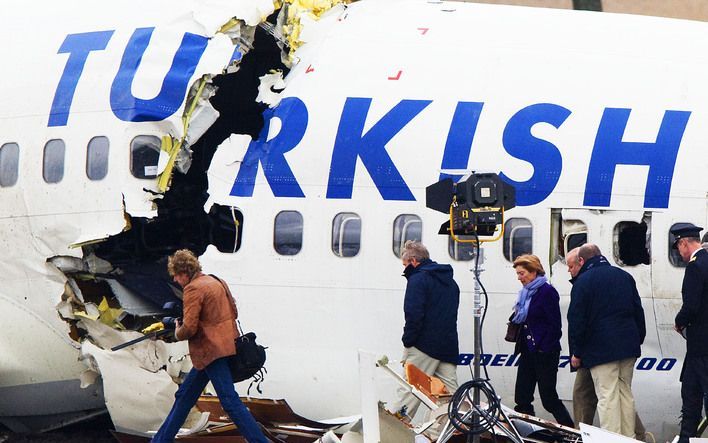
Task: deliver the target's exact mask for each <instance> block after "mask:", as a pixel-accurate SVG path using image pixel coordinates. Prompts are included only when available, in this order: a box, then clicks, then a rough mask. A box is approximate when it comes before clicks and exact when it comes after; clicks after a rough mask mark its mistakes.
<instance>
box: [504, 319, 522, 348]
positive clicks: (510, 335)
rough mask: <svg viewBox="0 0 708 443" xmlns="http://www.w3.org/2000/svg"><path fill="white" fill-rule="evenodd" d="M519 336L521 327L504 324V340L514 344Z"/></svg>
mask: <svg viewBox="0 0 708 443" xmlns="http://www.w3.org/2000/svg"><path fill="white" fill-rule="evenodd" d="M519 334H521V325H520V324H518V323H514V322H511V321H510V322H509V323H507V324H506V335H505V336H504V340H506V341H508V342H509V343H516V342H517V340H518V339H519Z"/></svg>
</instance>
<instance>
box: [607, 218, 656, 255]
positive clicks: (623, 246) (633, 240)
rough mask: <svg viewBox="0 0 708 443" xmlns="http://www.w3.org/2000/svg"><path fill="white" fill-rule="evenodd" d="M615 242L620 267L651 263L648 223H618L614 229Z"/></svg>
mask: <svg viewBox="0 0 708 443" xmlns="http://www.w3.org/2000/svg"><path fill="white" fill-rule="evenodd" d="M614 240H615V241H614V242H613V243H614V256H615V261H616V262H617V264H619V265H620V266H637V265H640V264H645V265H648V264H650V263H651V256H650V252H649V243H650V237H649V233H648V225H647V223H646V222H644V221H642V222H641V223H637V222H630V221H624V222H620V223H617V225H615V229H614Z"/></svg>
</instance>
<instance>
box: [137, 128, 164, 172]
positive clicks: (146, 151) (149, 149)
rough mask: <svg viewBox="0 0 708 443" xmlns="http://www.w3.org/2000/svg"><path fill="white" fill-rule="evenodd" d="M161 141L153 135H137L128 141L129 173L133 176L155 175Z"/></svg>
mask: <svg viewBox="0 0 708 443" xmlns="http://www.w3.org/2000/svg"><path fill="white" fill-rule="evenodd" d="M161 145H162V142H161V141H160V138H159V137H156V136H154V135H138V136H137V137H135V138H134V139H133V141H131V142H130V173H131V174H133V177H135V178H155V177H157V161H158V159H159V158H160V146H161Z"/></svg>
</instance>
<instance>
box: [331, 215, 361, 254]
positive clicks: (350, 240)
mask: <svg viewBox="0 0 708 443" xmlns="http://www.w3.org/2000/svg"><path fill="white" fill-rule="evenodd" d="M360 247H361V217H359V216H358V215H357V214H354V213H353V212H341V213H339V214H337V215H336V216H335V217H334V220H332V251H333V252H334V254H335V255H336V256H337V257H354V256H355V255H357V254H358V253H359V248H360Z"/></svg>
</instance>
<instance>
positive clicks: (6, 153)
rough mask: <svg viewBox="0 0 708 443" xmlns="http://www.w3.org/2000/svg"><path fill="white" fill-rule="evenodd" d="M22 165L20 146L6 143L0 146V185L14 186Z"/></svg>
mask: <svg viewBox="0 0 708 443" xmlns="http://www.w3.org/2000/svg"><path fill="white" fill-rule="evenodd" d="M19 166H20V146H19V145H18V144H17V143H5V144H4V145H2V146H0V186H2V187H8V186H14V185H15V183H17V176H18V171H19Z"/></svg>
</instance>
